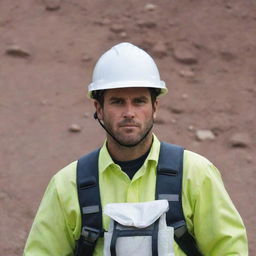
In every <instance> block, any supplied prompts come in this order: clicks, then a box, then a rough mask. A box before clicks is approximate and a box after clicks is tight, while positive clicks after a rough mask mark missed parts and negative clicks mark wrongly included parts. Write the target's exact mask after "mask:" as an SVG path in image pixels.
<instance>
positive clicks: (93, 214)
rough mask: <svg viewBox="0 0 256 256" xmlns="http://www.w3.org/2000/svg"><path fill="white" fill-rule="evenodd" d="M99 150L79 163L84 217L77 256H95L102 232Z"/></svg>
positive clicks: (78, 182) (82, 214)
mask: <svg viewBox="0 0 256 256" xmlns="http://www.w3.org/2000/svg"><path fill="white" fill-rule="evenodd" d="M99 151H100V150H99V149H98V150H96V151H94V152H92V153H90V154H88V155H85V156H83V157H81V158H80V159H79V160H78V162H77V192H78V200H79V205H80V210H81V216H82V229H81V236H80V238H79V240H78V242H77V246H76V252H75V255H76V256H78V255H79V256H84V255H86V256H89V255H92V254H93V250H94V248H95V245H96V242H97V240H98V238H99V237H100V236H101V235H102V234H103V231H102V208H101V203H100V191H99V181H98V156H99Z"/></svg>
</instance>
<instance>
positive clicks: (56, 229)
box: [23, 177, 75, 256]
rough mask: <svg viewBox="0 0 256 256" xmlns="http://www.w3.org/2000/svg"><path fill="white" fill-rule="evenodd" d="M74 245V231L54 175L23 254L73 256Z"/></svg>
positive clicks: (33, 255) (32, 255)
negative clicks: (70, 225) (68, 220)
mask: <svg viewBox="0 0 256 256" xmlns="http://www.w3.org/2000/svg"><path fill="white" fill-rule="evenodd" d="M74 246H75V245H74V238H73V232H72V229H71V228H70V227H69V224H68V222H67V217H66V216H65V212H64V209H63V206H62V203H61V200H60V197H59V194H58V191H57V189H56V184H55V177H53V178H52V180H51V182H50V183H49V185H48V187H47V189H46V192H45V194H44V197H43V199H42V201H41V204H40V207H39V209H38V212H37V214H36V217H35V220H34V223H33V225H32V228H31V231H30V234H29V237H28V239H27V243H26V246H25V249H24V254H23V256H35V255H36V256H53V255H58V256H71V255H73V251H74Z"/></svg>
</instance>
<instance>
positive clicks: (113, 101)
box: [111, 100, 122, 105]
mask: <svg viewBox="0 0 256 256" xmlns="http://www.w3.org/2000/svg"><path fill="white" fill-rule="evenodd" d="M111 104H117V105H120V104H122V100H112V101H111Z"/></svg>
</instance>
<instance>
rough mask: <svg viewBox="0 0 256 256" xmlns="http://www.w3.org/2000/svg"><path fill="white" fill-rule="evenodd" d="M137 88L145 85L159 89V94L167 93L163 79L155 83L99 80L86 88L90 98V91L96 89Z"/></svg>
mask: <svg viewBox="0 0 256 256" xmlns="http://www.w3.org/2000/svg"><path fill="white" fill-rule="evenodd" d="M136 87H137V88H138V87H147V88H156V89H160V90H161V92H160V95H159V96H162V95H165V94H167V93H168V89H167V88H166V86H165V82H164V81H158V82H157V83H152V82H149V81H121V82H112V83H106V84H102V83H100V82H97V83H95V82H94V83H91V84H89V86H88V88H89V91H88V95H87V96H88V97H89V98H91V99H92V92H93V91H98V90H110V89H113V88H114V89H120V88H136Z"/></svg>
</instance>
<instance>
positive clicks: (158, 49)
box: [152, 41, 167, 58]
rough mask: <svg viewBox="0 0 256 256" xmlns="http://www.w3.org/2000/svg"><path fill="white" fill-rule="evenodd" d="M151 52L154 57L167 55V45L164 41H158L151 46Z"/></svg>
mask: <svg viewBox="0 0 256 256" xmlns="http://www.w3.org/2000/svg"><path fill="white" fill-rule="evenodd" d="M152 52H153V54H154V55H155V56H156V57H159V58H162V57H164V56H166V55H167V47H166V45H165V43H164V42H162V41H159V42H157V43H156V44H155V45H154V46H153V48H152Z"/></svg>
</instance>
